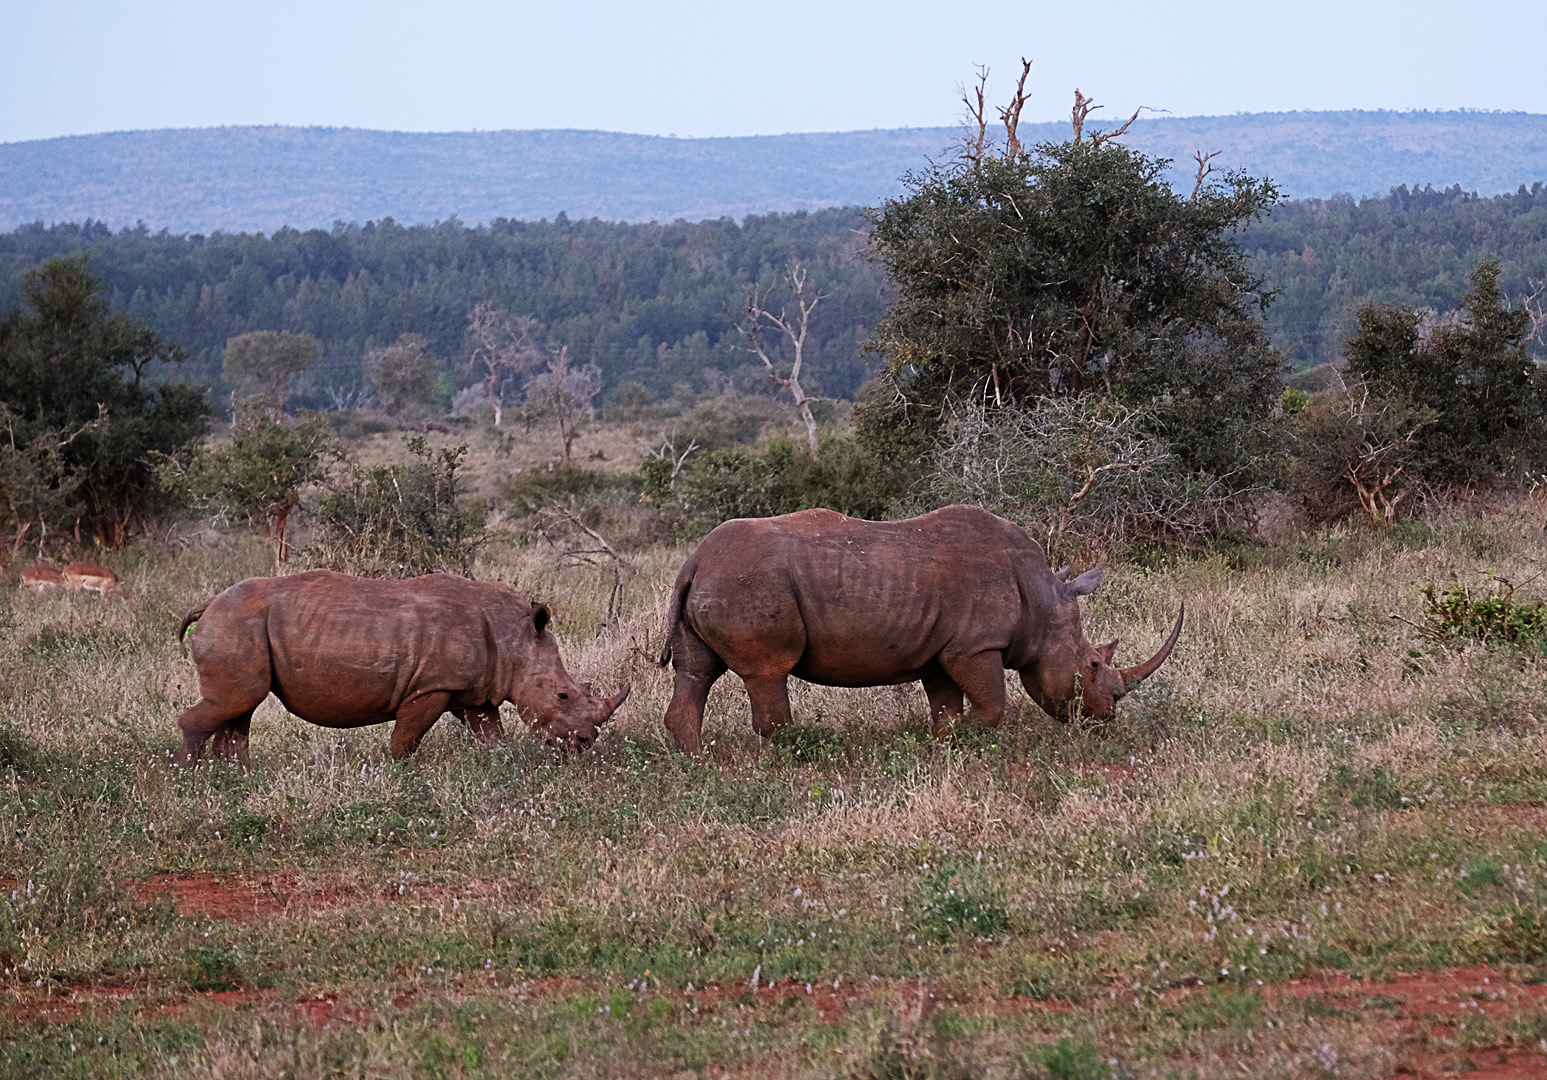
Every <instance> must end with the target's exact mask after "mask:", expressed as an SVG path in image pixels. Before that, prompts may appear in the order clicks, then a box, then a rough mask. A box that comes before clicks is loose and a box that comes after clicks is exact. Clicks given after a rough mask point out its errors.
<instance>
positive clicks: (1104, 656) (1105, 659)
mask: <svg viewBox="0 0 1547 1080" xmlns="http://www.w3.org/2000/svg"><path fill="white" fill-rule="evenodd" d="M1096 652H1098V653H1100V654H1101V662H1102V663H1103V664H1110V663H1111V662H1112V657H1114V656H1116V655H1117V641H1116V640H1115V639H1114V640H1112V641H1110V642H1108V643H1107V644H1105V645H1097V646H1096Z"/></svg>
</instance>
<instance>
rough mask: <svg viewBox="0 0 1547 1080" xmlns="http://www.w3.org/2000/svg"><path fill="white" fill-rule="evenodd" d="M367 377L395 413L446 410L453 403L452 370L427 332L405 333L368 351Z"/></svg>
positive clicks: (407, 413)
mask: <svg viewBox="0 0 1547 1080" xmlns="http://www.w3.org/2000/svg"><path fill="white" fill-rule="evenodd" d="M364 365H365V377H366V381H367V382H368V383H369V384H370V387H371V389H372V390H373V391H375V393H376V396H377V398H378V400H380V402H381V405H382V408H384V409H386V410H387V412H389V413H392V414H394V415H405V416H410V417H412V416H418V415H420V414H422V413H424V412H426V411H427V410H433V411H438V412H444V411H445V410H446V408H447V407H448V406H449V405H450V404H451V393H452V382H451V373H450V371H449V370H448V369H447V367H446V362H445V361H444V360H442V359H441V358H440V357H438V356H436V355H435V354H434V353H433V352H432V351H431V344H430V341H429V339H428V338H426V337H425V336H424V335H423V334H403V335H402V336H401V337H399V338H398V339H397V341H395V342H393V343H392V344H391V345H389V346H387V347H386V348H384V349H372V350H370V351H368V352H367V353H366V354H365V360H364Z"/></svg>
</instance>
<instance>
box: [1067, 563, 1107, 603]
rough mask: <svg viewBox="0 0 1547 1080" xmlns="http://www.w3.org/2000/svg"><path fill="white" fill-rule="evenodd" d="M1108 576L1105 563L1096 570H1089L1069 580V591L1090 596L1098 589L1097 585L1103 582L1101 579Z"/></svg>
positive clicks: (1077, 594) (1076, 594)
mask: <svg viewBox="0 0 1547 1080" xmlns="http://www.w3.org/2000/svg"><path fill="white" fill-rule="evenodd" d="M1106 576H1107V567H1106V564H1105V563H1102V564H1101V565H1100V566H1098V567H1096V568H1095V569H1094V570H1087V571H1085V573H1083V574H1081V575H1080V576H1079V577H1077V578H1075V579H1074V580H1073V581H1071V582H1069V592H1070V593H1072V594H1073V595H1075V596H1089V595H1090V594H1091V593H1093V592H1095V591H1096V586H1097V585H1100V584H1101V579H1102V578H1104V577H1106Z"/></svg>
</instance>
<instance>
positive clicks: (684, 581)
mask: <svg viewBox="0 0 1547 1080" xmlns="http://www.w3.org/2000/svg"><path fill="white" fill-rule="evenodd" d="M697 570H698V552H697V551H694V552H693V554H691V555H689V556H688V561H687V562H685V563H683V564H682V570H681V572H680V573H678V574H677V583H676V584H675V585H673V586H672V587H671V609H670V610H669V611H667V613H666V644H665V645H664V646H662V647H661V658H660V660H658V661H656V662H657V663H658V664H660V666H661V667H665V666H666V665H667V664H669V663H671V636H672V634H673V633H675V632H676V630H677V624H678V623H679V622H681V621H682V605H683V603H685V602H686V600H687V598H688V589H689V588H690V587H692V584H693V574H694V572H696V571H697Z"/></svg>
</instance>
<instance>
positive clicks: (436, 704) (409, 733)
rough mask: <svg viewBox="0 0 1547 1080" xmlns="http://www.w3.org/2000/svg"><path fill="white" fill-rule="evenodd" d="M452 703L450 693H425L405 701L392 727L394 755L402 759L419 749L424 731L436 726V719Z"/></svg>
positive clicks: (399, 759)
mask: <svg viewBox="0 0 1547 1080" xmlns="http://www.w3.org/2000/svg"><path fill="white" fill-rule="evenodd" d="M450 704H451V695H450V694H448V693H437V694H425V695H424V696H423V697H417V698H414V699H413V700H412V701H409V702H406V703H404V705H403V707H402V708H401V709H399V710H398V711H397V714H396V718H397V723H396V724H395V725H393V728H392V756H393V757H394V758H396V759H397V760H398V761H402V760H403V759H404V758H406V757H407V756H408V755H409V754H412V753H413V752H414V751H415V750H417V749H419V743H420V741H421V740H422V739H423V738H424V733H425V732H427V731H429V730H430V729H431V728H432V727H434V726H435V721H437V720H439V719H440V714H441V713H443V712H445V711H446V706H448V705H450Z"/></svg>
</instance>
